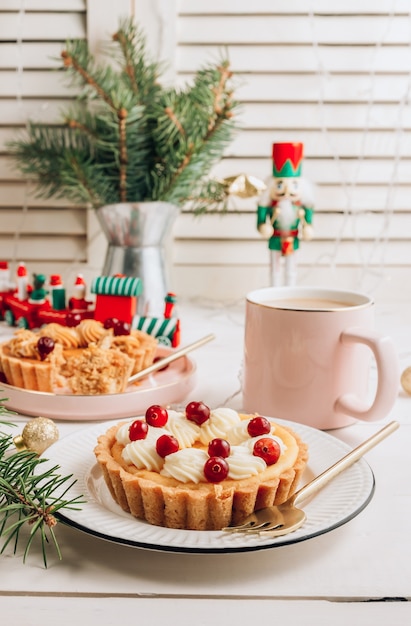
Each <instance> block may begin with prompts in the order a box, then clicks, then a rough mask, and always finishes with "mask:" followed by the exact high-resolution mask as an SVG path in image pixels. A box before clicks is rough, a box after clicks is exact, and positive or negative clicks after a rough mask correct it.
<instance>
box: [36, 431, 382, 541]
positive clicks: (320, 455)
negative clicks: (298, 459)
mask: <svg viewBox="0 0 411 626" xmlns="http://www.w3.org/2000/svg"><path fill="white" fill-rule="evenodd" d="M277 421H278V423H282V424H286V425H288V426H290V427H291V428H293V429H294V430H295V431H296V432H298V433H299V434H300V435H301V437H302V439H303V440H304V441H305V442H306V443H307V444H308V447H309V454H310V458H309V462H308V466H307V470H306V472H305V475H304V477H303V482H304V483H305V482H307V481H308V480H310V479H311V478H313V477H314V476H315V475H318V474H319V473H321V472H322V471H323V470H324V469H326V468H327V467H329V466H330V465H332V464H333V463H335V462H336V461H337V460H338V459H340V458H341V457H342V456H344V455H345V454H347V452H349V451H350V449H351V448H350V447H349V446H347V445H346V444H345V443H343V442H341V441H339V440H338V439H336V438H335V437H332V436H331V435H329V434H327V433H324V432H322V431H319V430H315V429H314V428H310V427H308V426H302V425H300V424H296V423H292V422H286V421H283V420H277ZM114 423H116V422H115V421H111V422H109V423H105V424H98V425H93V426H92V427H90V428H86V429H84V430H81V431H80V432H76V433H73V434H72V435H70V436H68V437H65V438H64V439H62V440H61V441H59V442H57V443H55V444H53V445H52V446H51V447H50V448H49V449H48V450H47V452H46V453H45V456H47V458H48V462H47V463H50V465H51V466H53V465H55V464H58V465H60V467H61V473H62V474H64V475H69V474H73V477H74V478H76V479H77V482H76V483H75V485H74V486H73V487H72V488H71V489H70V491H69V493H68V494H67V497H69V496H70V497H75V496H81V495H83V496H84V497H85V499H86V500H87V502H86V503H85V504H83V505H81V507H82V508H81V510H80V511H70V510H65V511H64V513H63V514H60V515H59V517H60V518H61V519H62V520H64V521H65V522H67V523H68V524H69V525H71V526H73V527H75V528H78V529H79V530H82V531H84V532H86V533H88V534H90V535H94V536H96V537H100V538H102V539H106V540H109V541H113V542H115V543H121V544H126V545H129V546H133V547H139V548H146V549H150V550H161V551H166V552H194V553H219V552H224V553H226V552H245V551H251V550H261V549H263V548H275V547H278V546H283V545H286V544H290V543H296V542H299V541H304V540H306V539H310V538H311V537H315V536H317V535H321V534H322V533H326V532H329V531H330V530H333V529H334V528H337V527H338V526H341V525H342V524H345V523H346V522H348V521H349V520H351V519H352V518H353V517H355V516H356V515H358V513H360V511H362V510H363V509H364V508H365V507H366V506H367V504H368V503H369V502H370V500H371V498H372V495H373V493H374V475H373V473H372V471H371V469H370V467H369V465H368V464H367V463H366V462H365V461H364V460H363V459H361V460H360V461H358V462H357V463H356V464H355V465H353V466H352V467H350V468H349V469H348V470H346V471H345V472H343V473H342V474H340V476H338V477H337V478H335V479H334V480H333V481H332V482H331V483H330V484H329V485H327V486H326V487H325V488H324V489H323V490H322V491H321V492H319V493H318V494H317V495H316V496H315V498H312V499H311V501H307V502H306V503H304V504H305V506H304V509H305V511H306V513H307V521H306V522H305V523H304V525H303V526H302V527H301V528H299V529H298V530H296V531H295V532H293V533H290V534H289V535H285V536H283V537H277V538H271V537H266V538H264V537H258V536H256V535H242V534H234V533H227V532H223V531H195V530H174V529H169V528H162V527H159V526H153V525H151V524H148V523H147V522H145V521H141V520H138V519H136V518H134V517H132V516H131V515H130V514H129V513H125V512H124V511H123V510H122V509H121V508H120V507H119V506H118V505H117V504H116V503H115V502H114V500H113V499H112V497H111V495H110V493H109V491H108V489H107V487H106V484H105V482H104V479H103V476H102V473H101V470H100V467H99V466H98V465H97V464H96V462H95V457H94V454H93V449H94V447H95V445H96V441H97V437H98V436H99V435H100V434H102V433H104V432H105V431H106V430H107V429H108V428H109V427H110V426H111V425H112V424H114ZM45 465H46V463H44V464H42V465H41V468H42V469H43V468H44V467H45Z"/></svg>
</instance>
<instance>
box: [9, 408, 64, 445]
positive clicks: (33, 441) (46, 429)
mask: <svg viewBox="0 0 411 626" xmlns="http://www.w3.org/2000/svg"><path fill="white" fill-rule="evenodd" d="M58 438H59V431H58V429H57V427H56V425H55V424H54V422H53V421H52V420H50V419H48V418H47V417H36V418H35V419H33V420H31V421H30V422H28V423H27V424H26V425H25V427H24V428H23V432H22V433H21V435H19V436H18V437H15V438H14V440H13V441H14V445H15V446H16V448H17V449H18V450H25V449H28V450H31V451H32V452H35V453H36V454H42V453H43V452H44V450H46V449H47V448H48V447H49V446H51V444H52V443H55V442H56V441H57V440H58Z"/></svg>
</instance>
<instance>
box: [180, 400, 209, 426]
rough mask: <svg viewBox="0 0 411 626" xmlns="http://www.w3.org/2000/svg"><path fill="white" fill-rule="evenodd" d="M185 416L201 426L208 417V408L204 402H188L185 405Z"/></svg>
mask: <svg viewBox="0 0 411 626" xmlns="http://www.w3.org/2000/svg"><path fill="white" fill-rule="evenodd" d="M186 417H187V419H188V420H190V422H194V423H195V424H197V425H198V426H201V424H204V422H206V421H207V420H208V418H209V417H210V409H209V408H208V406H206V405H205V404H204V402H190V403H189V404H187V406H186Z"/></svg>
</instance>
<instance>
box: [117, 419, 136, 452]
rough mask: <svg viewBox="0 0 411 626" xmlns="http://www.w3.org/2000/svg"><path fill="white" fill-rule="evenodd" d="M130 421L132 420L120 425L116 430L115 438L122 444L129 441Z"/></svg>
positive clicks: (124, 444)
mask: <svg viewBox="0 0 411 626" xmlns="http://www.w3.org/2000/svg"><path fill="white" fill-rule="evenodd" d="M132 423H133V422H127V423H126V424H123V425H122V426H120V428H119V429H118V430H117V433H116V439H117V441H118V442H119V443H121V444H122V445H123V446H126V445H127V444H128V443H130V436H129V429H130V426H131V424H132Z"/></svg>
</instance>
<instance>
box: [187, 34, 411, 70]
mask: <svg viewBox="0 0 411 626" xmlns="http://www.w3.org/2000/svg"><path fill="white" fill-rule="evenodd" d="M226 53H227V55H228V58H229V59H230V63H231V67H232V69H233V71H234V72H243V73H246V72H256V73H258V74H261V73H262V72H267V73H276V72H278V73H284V72H287V73H295V72H299V73H304V72H319V71H322V72H324V71H325V72H332V73H335V72H343V73H347V72H351V73H353V74H359V73H368V72H370V71H372V72H375V73H381V72H391V73H394V74H397V73H398V72H409V68H410V65H411V49H410V46H409V45H408V43H407V44H405V45H403V46H398V45H396V46H387V45H382V46H379V47H375V46H374V45H372V46H353V47H349V46H343V45H337V46H324V45H319V46H317V47H314V46H312V45H296V46H285V45H284V46H279V45H276V44H273V45H271V46H268V45H259V44H258V42H256V43H250V44H248V45H244V44H231V45H228V46H227V50H226ZM220 56H221V51H219V50H216V46H215V45H190V44H187V45H180V46H178V48H177V55H176V69H177V71H178V72H182V73H184V72H195V71H196V70H197V69H198V68H199V67H201V66H202V65H204V64H205V63H209V62H213V61H215V60H218V59H219V58H220Z"/></svg>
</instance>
